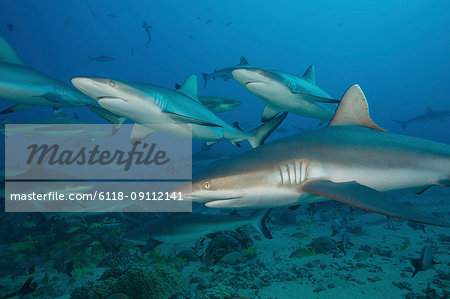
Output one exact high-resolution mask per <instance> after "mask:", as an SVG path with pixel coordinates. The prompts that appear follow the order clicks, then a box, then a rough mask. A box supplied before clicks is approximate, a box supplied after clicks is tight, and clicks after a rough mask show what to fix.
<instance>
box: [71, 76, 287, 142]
mask: <svg viewBox="0 0 450 299" xmlns="http://www.w3.org/2000/svg"><path fill="white" fill-rule="evenodd" d="M72 84H73V85H74V86H75V87H77V88H78V89H79V90H81V91H82V92H83V93H85V94H86V95H88V96H90V97H91V98H93V99H96V100H97V101H98V103H99V104H100V106H102V107H103V108H105V109H107V110H109V111H110V112H112V113H114V114H118V115H121V116H124V117H126V118H128V119H130V120H133V121H134V122H136V123H135V125H134V127H133V130H132V136H131V142H135V141H137V140H141V139H144V138H146V137H147V136H148V135H150V134H151V133H153V132H155V131H164V132H167V133H170V134H173V135H178V136H183V137H189V138H191V137H192V138H193V139H199V140H204V141H206V142H207V144H208V145H212V144H214V143H216V142H218V141H221V140H228V141H230V142H232V143H233V144H234V145H236V146H239V142H240V141H243V140H247V141H248V142H249V143H250V145H251V146H252V147H253V148H254V147H257V146H259V145H261V144H262V143H264V140H265V139H266V138H267V137H268V136H269V135H270V133H272V132H273V130H275V129H276V128H277V127H278V126H279V125H280V123H281V122H282V121H283V120H284V118H285V117H286V115H285V114H284V115H280V116H279V117H277V118H275V119H273V120H272V121H271V122H269V123H266V124H263V125H261V126H259V127H257V128H256V129H254V130H252V131H251V132H248V133H246V132H243V131H242V130H240V129H239V127H238V126H232V125H229V124H228V123H226V122H224V121H223V120H222V119H220V118H219V117H217V115H215V114H214V113H213V112H212V111H210V110H209V109H208V108H206V107H205V106H203V105H202V104H201V103H200V101H199V100H198V98H197V77H195V76H194V75H192V76H190V77H189V78H188V79H186V81H185V82H184V83H183V85H181V87H180V88H179V89H178V90H172V89H167V88H164V87H161V86H157V85H152V84H146V83H139V82H128V81H117V80H111V79H105V78H82V77H78V78H73V79H72ZM191 125H192V130H191V129H190V126H191Z"/></svg>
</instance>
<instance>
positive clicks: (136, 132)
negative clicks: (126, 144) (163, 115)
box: [130, 123, 155, 143]
mask: <svg viewBox="0 0 450 299" xmlns="http://www.w3.org/2000/svg"><path fill="white" fill-rule="evenodd" d="M153 132H155V130H154V129H152V128H149V127H146V126H143V125H141V124H138V123H134V125H133V129H132V130H131V136H130V142H131V143H135V142H136V141H140V140H142V139H145V138H147V137H148V136H149V135H150V134H151V133H153Z"/></svg>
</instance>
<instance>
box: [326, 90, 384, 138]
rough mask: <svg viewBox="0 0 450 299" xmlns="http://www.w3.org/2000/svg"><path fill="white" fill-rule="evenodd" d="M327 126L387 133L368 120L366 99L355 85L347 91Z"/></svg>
mask: <svg viewBox="0 0 450 299" xmlns="http://www.w3.org/2000/svg"><path fill="white" fill-rule="evenodd" d="M328 126H329V127H333V126H362V127H368V128H371V129H374V130H377V131H383V132H387V131H386V130H384V129H382V128H381V127H379V126H378V125H377V124H375V123H374V122H373V120H372V119H371V118H370V114H369V105H368V104H367V100H366V97H365V96H364V93H363V92H362V90H361V88H360V87H359V85H356V84H355V85H353V86H352V87H350V88H349V89H347V91H346V92H345V94H344V96H343V97H342V100H341V103H340V104H339V106H338V107H337V109H336V112H335V113H334V116H333V119H332V120H331V122H330V124H329V125H328Z"/></svg>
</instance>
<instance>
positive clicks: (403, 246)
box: [398, 239, 411, 251]
mask: <svg viewBox="0 0 450 299" xmlns="http://www.w3.org/2000/svg"><path fill="white" fill-rule="evenodd" d="M410 245H411V241H410V240H409V239H405V240H403V242H402V244H400V246H399V248H398V249H399V250H400V251H404V250H406V249H407V248H408V247H409V246H410Z"/></svg>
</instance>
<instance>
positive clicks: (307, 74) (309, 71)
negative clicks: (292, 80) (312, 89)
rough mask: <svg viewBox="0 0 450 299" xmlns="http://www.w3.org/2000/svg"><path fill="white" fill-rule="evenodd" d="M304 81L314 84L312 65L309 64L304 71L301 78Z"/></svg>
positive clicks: (314, 73)
mask: <svg viewBox="0 0 450 299" xmlns="http://www.w3.org/2000/svg"><path fill="white" fill-rule="evenodd" d="M302 77H303V78H305V79H306V80H308V81H310V82H312V83H314V84H316V71H315V70H314V65H313V64H311V65H310V66H309V67H308V68H307V69H306V71H305V73H304V74H303V76H302Z"/></svg>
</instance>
